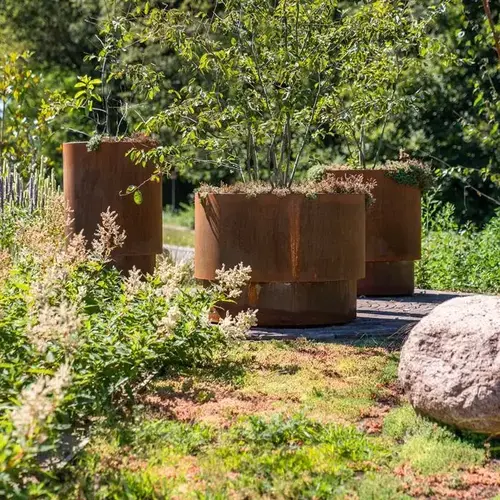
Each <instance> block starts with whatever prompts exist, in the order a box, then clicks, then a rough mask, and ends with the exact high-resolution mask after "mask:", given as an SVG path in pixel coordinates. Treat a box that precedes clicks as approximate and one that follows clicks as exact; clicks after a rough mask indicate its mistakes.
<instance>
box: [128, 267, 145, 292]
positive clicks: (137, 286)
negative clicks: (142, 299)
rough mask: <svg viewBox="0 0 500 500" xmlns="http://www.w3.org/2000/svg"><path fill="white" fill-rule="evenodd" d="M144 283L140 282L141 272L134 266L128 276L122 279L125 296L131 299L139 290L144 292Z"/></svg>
mask: <svg viewBox="0 0 500 500" xmlns="http://www.w3.org/2000/svg"><path fill="white" fill-rule="evenodd" d="M145 285H146V283H145V282H144V281H143V280H142V272H141V270H140V269H137V268H136V267H135V266H134V267H133V268H132V269H131V270H130V271H129V272H128V276H127V277H125V278H124V279H123V287H124V288H125V295H126V296H127V297H128V298H132V297H134V296H135V295H137V294H138V293H139V292H140V291H141V290H144V288H145Z"/></svg>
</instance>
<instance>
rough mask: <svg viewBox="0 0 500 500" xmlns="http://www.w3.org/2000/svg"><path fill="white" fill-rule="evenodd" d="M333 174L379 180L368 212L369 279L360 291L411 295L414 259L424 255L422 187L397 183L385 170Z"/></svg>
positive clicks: (361, 282)
mask: <svg viewBox="0 0 500 500" xmlns="http://www.w3.org/2000/svg"><path fill="white" fill-rule="evenodd" d="M331 175H334V176H336V177H344V176H346V175H347V176H348V175H362V176H363V178H364V179H365V180H372V179H375V180H376V181H377V186H376V187H375V190H374V193H373V194H374V196H375V203H374V204H373V206H372V207H370V209H369V210H368V212H367V214H366V262H367V266H366V278H365V279H364V280H361V281H360V283H359V290H358V293H359V294H360V295H411V294H412V293H413V291H414V285H413V281H414V278H413V263H412V261H415V260H418V259H420V255H421V239H422V235H421V232H422V228H421V206H420V205H421V202H420V196H421V193H420V190H419V189H418V188H416V187H413V186H408V185H404V184H399V183H397V182H396V181H394V180H393V179H391V178H390V177H388V176H387V175H386V171H384V170H352V171H346V170H337V171H334V172H332V173H331ZM379 263H380V265H378V264H379ZM389 263H393V265H390V264H389Z"/></svg>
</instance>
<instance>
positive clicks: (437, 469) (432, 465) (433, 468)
mask: <svg viewBox="0 0 500 500" xmlns="http://www.w3.org/2000/svg"><path fill="white" fill-rule="evenodd" d="M384 433H385V434H386V435H388V436H391V437H392V438H394V439H397V440H398V441H402V442H403V446H402V447H401V450H400V451H399V456H398V460H400V461H401V462H403V463H410V464H411V466H412V468H413V469H414V470H415V471H418V472H420V473H422V474H437V473H443V472H451V471H456V470H459V469H463V468H466V467H472V466H475V465H482V464H483V463H484V462H485V460H486V450H485V448H484V447H481V446H479V447H478V446H476V445H474V444H473V443H469V442H467V441H462V440H459V439H457V438H456V436H455V434H454V433H453V432H452V431H451V430H448V429H446V428H445V427H442V426H440V425H439V424H436V423H433V422H431V421H429V420H427V419H425V418H423V417H420V416H418V415H416V413H415V411H414V410H413V409H412V408H411V407H410V406H403V407H401V408H398V409H396V410H393V411H392V412H390V413H389V414H388V415H387V417H386V418H385V420H384Z"/></svg>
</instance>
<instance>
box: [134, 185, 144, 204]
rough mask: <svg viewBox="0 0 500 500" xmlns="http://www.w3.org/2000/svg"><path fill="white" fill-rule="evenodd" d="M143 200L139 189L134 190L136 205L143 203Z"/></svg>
mask: <svg viewBox="0 0 500 500" xmlns="http://www.w3.org/2000/svg"><path fill="white" fill-rule="evenodd" d="M142 201H143V200H142V193H141V192H140V191H139V190H138V189H137V190H136V191H134V202H135V204H136V205H141V204H142Z"/></svg>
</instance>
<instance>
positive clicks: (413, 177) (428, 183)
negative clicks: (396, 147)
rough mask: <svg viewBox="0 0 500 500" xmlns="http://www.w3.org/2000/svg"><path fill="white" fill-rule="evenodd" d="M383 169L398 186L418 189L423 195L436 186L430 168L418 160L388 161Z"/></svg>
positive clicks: (405, 158)
mask: <svg viewBox="0 0 500 500" xmlns="http://www.w3.org/2000/svg"><path fill="white" fill-rule="evenodd" d="M381 168H383V169H384V170H387V176H388V177H390V178H391V179H393V180H395V181H396V182H397V183H398V184H406V185H407V186H414V187H418V188H419V189H420V191H421V192H422V193H425V192H426V191H428V190H429V189H431V188H432V186H433V185H434V178H433V175H432V171H431V169H430V167H429V166H428V165H426V164H425V163H422V162H421V161H418V160H414V159H411V158H407V157H404V156H403V157H402V158H401V159H400V160H399V161H388V162H387V163H385V164H384V165H383V166H382V167H381Z"/></svg>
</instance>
